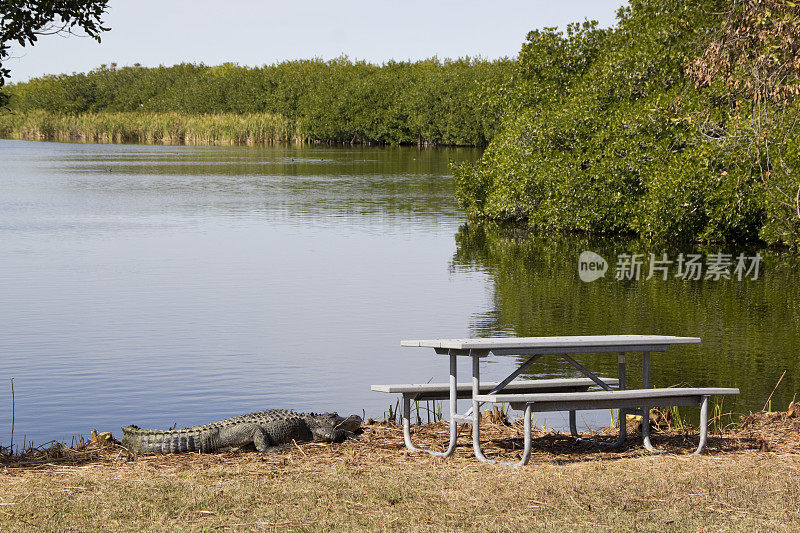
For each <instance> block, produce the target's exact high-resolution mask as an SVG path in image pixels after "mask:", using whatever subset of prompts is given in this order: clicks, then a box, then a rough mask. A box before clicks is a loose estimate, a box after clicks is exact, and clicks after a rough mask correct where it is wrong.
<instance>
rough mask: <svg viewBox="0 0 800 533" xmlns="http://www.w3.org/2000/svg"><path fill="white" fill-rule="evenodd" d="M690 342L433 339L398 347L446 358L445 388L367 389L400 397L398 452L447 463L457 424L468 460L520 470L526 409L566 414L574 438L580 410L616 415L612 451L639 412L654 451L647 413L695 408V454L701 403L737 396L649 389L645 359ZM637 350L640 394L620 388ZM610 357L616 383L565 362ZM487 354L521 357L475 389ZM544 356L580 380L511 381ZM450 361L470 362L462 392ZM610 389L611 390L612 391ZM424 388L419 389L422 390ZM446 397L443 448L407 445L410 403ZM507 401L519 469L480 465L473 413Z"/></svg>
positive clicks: (657, 338) (660, 338) (651, 338)
mask: <svg viewBox="0 0 800 533" xmlns="http://www.w3.org/2000/svg"><path fill="white" fill-rule="evenodd" d="M699 342H700V339H699V338H697V337H674V336H666V335H589V336H565V337H500V338H478V339H435V340H404V341H402V342H401V345H402V346H409V347H426V348H433V349H434V351H435V352H436V353H437V354H441V355H447V356H449V358H450V381H449V383H448V384H425V385H373V387H372V389H373V390H376V391H380V392H399V393H401V394H403V398H404V409H403V426H404V434H405V437H406V439H405V440H406V446H407V447H408V448H409V449H411V450H414V451H423V452H427V453H430V454H432V455H438V456H443V457H447V456H449V455H451V454H452V453H453V451H454V449H455V446H456V439H457V436H458V429H457V428H458V424H459V423H469V424H472V445H473V449H474V451H475V456H476V457H477V458H478V459H479V460H480V461H484V462H494V463H500V464H513V465H523V464H525V463H527V461H528V458H529V457H530V451H531V431H530V429H531V413H532V412H533V411H538V412H541V411H569V421H570V432H571V434H572V435H573V436H574V437H576V438H577V437H578V432H577V427H576V418H575V411H577V410H585V409H605V408H616V409H619V417H618V419H619V430H620V432H619V437H618V439H617V441H616V442H614V443H613V444H611V445H612V446H615V447H619V446H621V445H622V444H623V443H624V442H625V438H626V433H627V431H626V420H625V413H626V412H638V413H641V414H642V417H643V419H642V441H643V444H644V446H645V448H646V449H648V450H649V451H654V452H655V451H657V450H656V449H655V448H654V447H653V446H652V443H651V442H650V434H649V426H650V424H649V413H650V409H651V408H652V407H656V406H668V405H695V406H696V405H699V406H700V407H701V413H700V416H701V421H700V423H701V434H700V444H699V445H698V448H697V451H696V452H695V453H702V452H703V450H704V449H705V446H706V430H707V413H708V398H709V397H710V396H712V395H717V394H738V393H739V391H738V389H730V388H668V389H653V388H651V387H650V363H651V360H650V355H651V353H653V352H664V351H666V350H667V349H668V348H669V347H670V346H672V345H673V344H696V343H699ZM631 352H634V353H635V352H639V353H641V354H642V383H643V385H642V389H639V390H627V388H626V377H627V365H626V354H627V353H631ZM609 353H615V354H616V355H617V373H618V376H617V378H616V379H613V378H608V377H600V376H598V375H597V374H595V373H594V372H592V371H590V370H589V369H587V368H586V367H585V366H583V365H582V364H581V363H579V362H578V361H576V360H575V359H574V358H572V356H571V354H609ZM491 355H501V356H502V355H515V356H528V358H527V359H525V360H524V361H523V362H522V363H520V364H519V365H518V366H517V368H516V369H515V370H514V371H513V372H511V373H510V374H509V375H508V376H507V377H506V378H505V379H503V380H502V381H500V382H497V383H492V384H491V385H490V386H487V384H481V380H480V362H481V359H484V358H486V357H489V356H491ZM546 355H552V356H556V357H560V358H562V359H564V360H565V361H567V362H568V363H569V364H570V365H572V366H573V367H574V368H576V369H577V370H578V371H580V372H581V373H582V374H583V375H584V376H586V378H583V379H582V380H577V381H576V380H575V379H572V380H549V383H544V382H547V381H548V380H530V381H521V380H517V381H515V380H516V378H517V377H518V376H520V374H522V373H523V372H524V371H525V370H526V369H528V368H529V367H530V366H531V365H532V364H533V363H534V362H536V361H537V360H538V359H539V358H541V357H543V356H546ZM458 357H470V358H471V359H472V384H471V387H469V388H468V389H467V390H465V389H466V387H465V386H464V384H459V383H458V381H457V359H458ZM592 385H596V386H597V387H599V388H600V389H601V390H599V391H588V388H589V386H592ZM615 385H616V386H618V390H613V389H612V387H613V386H615ZM426 387H427V389H426ZM445 391H447V398H448V399H449V401H450V442H449V445H448V447H447V450H446V451H444V452H437V451H433V450H423V449H420V448H416V447H415V446H414V445H413V443H412V442H411V436H410V431H409V426H410V415H409V407H408V405H409V404H410V400H411V399H412V398H414V399H418V400H419V399H430V398H434V397H437V396H436V394H438V395H439V396H438V397H441V395H442V393H443V392H445ZM464 397H468V398H469V399H470V400H471V404H472V406H471V408H470V409H469V410H468V411H467V412H466V413H464V414H459V413H458V409H457V400H458V398H464ZM505 402H507V403H509V404H511V406H512V407H513V408H515V409H523V410H524V411H525V414H524V428H525V447H524V451H523V455H522V459H521V461H520V462H519V463H509V462H505V461H496V460H491V459H487V458H486V457H485V456H484V454H483V452H482V450H481V444H480V420H481V417H480V407H481V405H482V404H483V403H505Z"/></svg>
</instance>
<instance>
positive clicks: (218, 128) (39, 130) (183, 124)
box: [0, 111, 302, 145]
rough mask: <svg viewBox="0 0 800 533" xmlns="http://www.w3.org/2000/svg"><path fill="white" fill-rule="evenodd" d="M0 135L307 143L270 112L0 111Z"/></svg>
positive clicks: (113, 140)
mask: <svg viewBox="0 0 800 533" xmlns="http://www.w3.org/2000/svg"><path fill="white" fill-rule="evenodd" d="M0 137H2V138H13V139H24V140H40V141H67V142H92V143H145V144H197V145H206V144H236V145H260V144H273V143H286V142H295V141H302V138H301V137H300V136H299V135H298V134H297V133H296V131H295V128H294V126H293V125H292V124H291V122H290V121H289V120H288V119H286V118H284V117H282V116H280V115H275V114H270V113H251V114H236V113H219V114H209V115H200V114H181V113H147V112H130V113H84V114H79V115H69V114H54V113H48V112H45V111H29V112H21V113H0Z"/></svg>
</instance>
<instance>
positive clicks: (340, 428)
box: [306, 413, 361, 442]
mask: <svg viewBox="0 0 800 533" xmlns="http://www.w3.org/2000/svg"><path fill="white" fill-rule="evenodd" d="M306 424H308V427H309V429H310V430H311V433H312V434H313V435H314V440H322V441H328V442H342V441H343V440H345V439H355V438H356V436H355V433H356V431H358V430H359V429H360V428H361V417H360V416H356V415H350V416H348V417H347V418H343V417H341V416H339V415H338V414H337V413H311V414H309V415H306Z"/></svg>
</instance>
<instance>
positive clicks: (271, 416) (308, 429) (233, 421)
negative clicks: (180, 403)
mask: <svg viewBox="0 0 800 533" xmlns="http://www.w3.org/2000/svg"><path fill="white" fill-rule="evenodd" d="M360 427H361V417H358V416H355V415H351V416H349V417H347V418H342V417H341V416H339V415H338V414H336V413H296V412H294V411H288V410H283V409H266V410H264V411H258V412H255V413H250V414H246V415H239V416H234V417H232V418H227V419H225V420H221V421H219V422H212V423H210V424H204V425H202V426H192V427H188V428H184V429H171V430H167V431H159V430H147V429H140V428H139V427H137V426H126V427H124V428H122V445H123V446H124V447H125V448H127V449H128V450H129V451H131V452H133V453H136V454H153V453H180V452H192V451H199V452H214V451H223V450H235V449H239V448H244V447H248V446H250V445H255V448H256V450H258V451H259V452H262V453H269V452H275V451H280V450H282V449H285V448H287V444H288V443H291V442H292V441H297V442H302V441H312V440H314V441H326V442H342V441H343V440H345V439H355V438H356V437H355V432H356V431H357V430H358V429H359V428H360Z"/></svg>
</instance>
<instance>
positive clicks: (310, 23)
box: [6, 0, 627, 82]
mask: <svg viewBox="0 0 800 533" xmlns="http://www.w3.org/2000/svg"><path fill="white" fill-rule="evenodd" d="M626 3H627V2H624V1H623V0H549V1H548V0H527V1H525V0H483V1H474V0H460V1H455V0H427V1H425V0H396V1H394V2H387V1H381V0H373V1H372V2H356V1H350V0H336V1H332V0H326V1H324V2H323V1H319V0H303V1H302V2H298V1H294V2H291V1H289V2H287V1H282V2H274V1H255V0H225V1H219V0H213V1H212V0H191V1H189V0H160V1H156V0H111V1H110V3H109V6H110V7H109V11H108V13H107V15H106V18H105V19H104V22H105V26H106V27H110V28H111V30H110V31H108V32H106V33H104V34H103V36H102V42H101V43H99V44H98V43H97V42H96V41H94V40H92V39H90V38H87V37H79V36H74V35H71V36H67V37H62V36H57V35H55V36H43V37H41V38H40V40H39V41H38V42H37V43H36V45H35V46H34V47H26V48H22V47H20V46H15V47H13V48H12V55H13V57H12V58H11V59H9V60H8V61H7V62H6V66H7V67H9V68H10V69H11V81H12V82H14V81H25V80H27V79H30V78H31V77H36V76H41V75H43V74H60V73H72V72H87V71H89V70H91V69H93V68H96V67H98V66H100V65H102V64H110V63H117V64H118V65H121V66H122V65H132V64H134V63H140V64H142V65H144V66H158V65H174V64H176V63H182V62H193V63H205V64H207V65H218V64H221V63H225V62H233V63H239V64H240V65H249V66H260V65H265V64H272V63H275V62H280V61H283V60H288V59H300V58H313V57H320V58H323V59H332V58H335V57H338V56H341V55H343V54H344V55H347V56H349V57H350V58H352V59H364V60H367V61H371V62H374V63H382V62H384V61H388V60H390V59H394V60H416V59H424V58H428V57H433V56H438V57H439V58H457V57H464V56H472V57H474V56H481V57H484V58H489V59H494V58H498V57H503V56H509V57H514V56H516V55H517V52H518V51H519V48H520V46H521V44H522V42H523V41H524V40H525V35H526V34H527V33H528V32H529V31H530V30H533V29H540V28H544V27H549V26H558V27H560V28H562V29H563V28H564V27H566V25H567V24H568V23H570V22H581V21H583V20H586V19H588V20H597V21H598V22H599V23H600V25H601V26H611V25H613V24H614V23H615V20H616V11H617V9H618V8H619V7H620V6H621V5H623V4H626Z"/></svg>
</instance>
